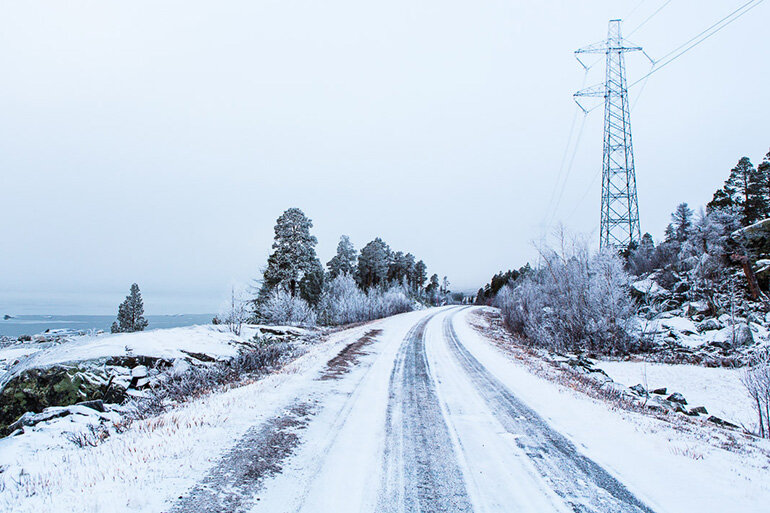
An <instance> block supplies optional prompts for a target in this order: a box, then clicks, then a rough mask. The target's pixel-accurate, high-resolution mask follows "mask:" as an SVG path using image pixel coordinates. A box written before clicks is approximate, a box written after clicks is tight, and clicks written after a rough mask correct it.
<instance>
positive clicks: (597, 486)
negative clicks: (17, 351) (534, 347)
mask: <svg viewBox="0 0 770 513" xmlns="http://www.w3.org/2000/svg"><path fill="white" fill-rule="evenodd" d="M491 315H494V311H493V309H488V308H479V307H445V308H432V309H426V310H421V311H417V312H411V313H406V314H401V315H397V316H394V317H390V318H386V319H382V320H379V321H374V322H370V323H365V324H362V325H359V326H357V327H355V328H351V329H346V330H342V331H337V332H328V333H326V334H325V335H324V336H323V337H321V338H320V339H317V340H314V341H313V342H312V343H310V344H307V347H306V350H305V351H304V354H302V355H301V356H298V357H296V358H294V359H292V360H290V361H288V362H287V363H285V364H284V365H283V366H281V367H280V368H278V369H277V370H275V371H274V372H272V373H270V374H268V375H266V376H264V377H262V378H261V379H258V380H255V381H252V382H249V383H245V384H241V385H239V386H233V387H229V388H226V389H222V390H219V391H217V392H215V393H210V394H204V395H202V396H201V398H200V399H197V400H193V401H189V402H185V403H183V404H180V405H178V406H177V407H174V408H172V409H169V410H167V411H165V412H162V413H160V414H159V415H157V416H154V417H148V418H144V419H141V420H136V421H134V422H132V423H130V424H129V425H127V427H126V428H125V429H124V430H122V431H121V432H115V433H113V434H112V435H111V436H109V437H107V438H106V439H104V440H103V441H101V442H100V443H98V444H94V445H93V446H91V445H86V446H84V447H78V446H77V445H75V444H73V443H71V442H70V441H69V439H70V438H71V437H69V438H68V436H67V435H68V433H69V434H71V433H72V432H77V431H78V430H83V429H85V426H86V425H88V424H89V423H94V422H97V423H102V424H105V425H114V426H120V413H121V412H119V411H111V410H110V409H107V410H106V411H105V412H102V413H100V414H98V415H86V414H83V413H84V412H78V411H75V412H71V414H70V415H68V416H63V417H57V418H54V419H51V420H50V421H47V422H41V423H38V424H36V425H34V426H27V427H23V428H22V433H18V434H17V435H16V436H13V437H7V438H5V439H2V441H0V465H2V467H1V468H2V469H3V472H2V473H0V479H1V480H2V486H1V487H0V505H1V506H2V509H3V510H7V511H19V512H23V511H30V512H32V511H41V510H57V511H109V512H132V511H175V512H176V511H178V512H181V511H253V512H262V511H264V512H286V511H307V512H317V511H338V512H346V511H350V512H354V511H356V512H358V511H378V512H379V511H513V510H515V511H532V512H543V511H554V512H570V511H596V512H615V511H617V512H678V511H701V512H711V511H713V512H718V511H719V512H721V511H757V512H759V511H762V510H763V507H764V506H763V505H765V504H767V502H768V500H769V499H770V482H769V481H768V480H767V479H766V478H765V477H766V475H767V465H768V454H769V453H770V447H768V444H766V443H765V442H764V441H761V440H756V439H752V440H748V439H747V437H746V436H745V435H742V434H741V432H740V431H739V430H738V431H736V430H728V429H726V428H722V427H719V426H716V425H713V424H711V423H707V422H705V421H704V420H701V419H695V420H689V419H687V418H685V417H684V416H678V417H674V418H673V419H674V420H672V419H670V418H667V417H666V416H660V415H658V416H655V415H649V414H647V413H645V412H643V411H634V410H628V409H622V408H617V407H616V406H615V405H613V404H612V402H608V401H606V400H604V399H602V398H601V397H590V396H589V395H587V394H585V393H584V392H583V391H581V390H578V389H576V388H575V387H573V386H570V383H569V382H568V381H565V380H562V381H561V382H560V381H559V379H554V376H556V375H555V374H554V375H549V372H551V371H546V370H542V371H538V370H537V367H533V363H532V362H531V361H530V362H527V361H524V360H523V359H522V357H517V356H516V354H517V353H516V352H511V351H507V350H505V348H504V347H503V346H504V344H503V343H501V341H500V340H496V339H495V336H494V333H495V332H494V330H491V329H487V330H485V329H484V327H485V323H489V319H490V316H491ZM486 327H487V328H489V326H486ZM211 330H212V329H211V328H205V327H200V328H194V329H188V330H187V331H186V332H185V333H186V334H187V335H189V336H190V337H191V338H196V337H198V338H199V340H198V342H195V343H193V346H194V347H198V348H199V349H203V348H204V347H203V346H207V347H208V348H209V350H212V349H213V348H217V347H218V348H220V349H218V350H217V351H219V353H221V354H223V355H224V354H225V353H226V352H227V349H226V348H227V347H228V344H227V343H225V344H224V345H221V344H219V345H218V343H216V340H217V337H218V336H219V335H217V334H216V333H212V332H211ZM162 332H163V330H160V332H159V333H156V334H155V335H149V334H147V336H152V337H155V338H156V339H158V340H160V339H162V338H163V333H162ZM168 333H169V338H171V339H176V338H177V337H178V334H179V331H175V330H168ZM296 335H297V336H300V335H301V334H299V333H298V334H296ZM124 337H126V336H124ZM135 339H136V340H135V342H136V344H135V345H136V347H140V345H141V343H142V337H141V336H137V337H135ZM126 340H128V338H127V339H126ZM206 341H208V342H206ZM107 343H108V341H106V342H104V344H107ZM104 344H100V345H99V346H97V347H98V348H99V351H103V347H104ZM212 344H213V346H212ZM123 349H124V350H125V348H123ZM179 349H181V348H179V347H177V348H176V349H175V350H173V351H172V350H171V348H167V349H164V350H162V352H163V353H164V354H165V355H166V356H174V355H176V354H177V353H176V352H174V351H177V350H179ZM94 350H96V349H94ZM69 351H70V352H71V353H72V354H74V353H76V352H77V351H82V348H81V347H80V346H78V345H76V346H74V347H72V348H71V349H70V350H69ZM43 357H44V355H42V354H41V355H39V356H38V357H37V358H38V359H40V358H43ZM45 358H49V359H50V358H53V356H51V355H49V356H46V357H45ZM30 365H31V363H30ZM542 365H543V367H542V369H549V368H551V367H552V365H550V364H547V363H543V364H542ZM598 365H603V366H604V369H605V370H606V372H607V373H608V374H609V375H610V376H613V377H615V378H616V380H617V382H622V380H626V381H629V380H630V381H634V380H635V376H636V374H637V373H638V372H639V368H638V366H634V364H622V363H614V364H613V363H612V362H605V363H599V364H598ZM704 372H705V369H704ZM722 372H723V373H724V372H726V371H722ZM646 373H647V379H648V380H649V383H650V384H655V383H657V382H658V381H660V382H663V381H665V382H666V383H667V384H668V385H669V386H674V387H677V389H679V388H681V390H682V391H683V393H685V394H688V395H689V396H690V397H692V398H693V399H694V400H698V401H701V400H702V401H703V402H704V403H708V404H709V405H710V407H711V408H713V409H714V410H715V411H718V412H719V413H722V414H724V415H725V416H727V415H728V414H730V413H731V411H730V410H729V406H728V405H727V404H726V401H724V400H723V399H722V398H720V397H718V396H715V395H714V394H711V395H709V394H708V390H707V388H708V387H706V389H696V388H694V387H688V385H687V383H688V381H687V379H686V377H683V378H681V379H682V380H683V381H679V382H674V381H673V380H672V379H671V376H673V375H677V376H686V372H685V373H682V372H675V373H671V374H666V373H665V372H664V370H662V369H659V368H658V366H648V367H647V369H646ZM720 376H721V375H720ZM720 376H716V377H715V378H714V379H725V380H727V381H728V382H729V380H730V379H732V378H729V377H725V376H721V377H720ZM727 376H729V375H727ZM733 383H734V380H733ZM731 386H732V387H735V386H736V385H735V384H733V385H731ZM729 389H730V387H728V388H727V389H726V390H729ZM80 408H83V407H80ZM84 409H87V408H84ZM680 417H681V419H684V420H680ZM732 418H736V419H740V416H739V415H738V414H737V413H736V415H734V416H732ZM684 422H689V423H690V424H691V425H690V424H687V425H685V424H683V423H684ZM714 476H719V479H715V478H714ZM704 482H709V483H710V485H709V486H708V487H704V486H702V484H703V483H704Z"/></svg>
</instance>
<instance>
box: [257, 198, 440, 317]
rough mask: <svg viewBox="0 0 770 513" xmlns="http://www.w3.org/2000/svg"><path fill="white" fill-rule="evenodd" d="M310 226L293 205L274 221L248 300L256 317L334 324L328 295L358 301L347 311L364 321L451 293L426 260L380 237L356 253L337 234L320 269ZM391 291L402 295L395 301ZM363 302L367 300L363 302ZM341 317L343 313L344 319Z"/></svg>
mask: <svg viewBox="0 0 770 513" xmlns="http://www.w3.org/2000/svg"><path fill="white" fill-rule="evenodd" d="M312 227H313V222H312V220H310V219H309V218H308V217H307V216H306V215H305V213H304V212H303V211H302V210H300V209H298V208H290V209H288V210H286V211H285V212H284V213H283V214H281V216H280V217H279V218H278V219H277V220H276V224H275V228H274V232H275V235H274V240H273V245H272V250H273V251H272V253H271V254H270V255H269V257H268V259H267V265H266V267H265V269H264V272H263V273H262V283H261V286H260V287H259V290H258V293H257V295H256V298H255V300H254V303H253V306H254V312H255V320H256V321H259V322H264V321H268V322H274V323H275V322H289V323H294V324H312V323H314V322H316V321H317V320H320V321H321V322H326V323H334V322H335V321H334V319H339V318H340V316H339V315H336V314H329V309H330V308H331V306H330V305H331V303H330V298H331V297H334V298H336V299H335V301H336V302H335V305H336V307H339V308H342V306H341V305H343V304H345V305H348V306H350V304H351V301H350V298H351V297H353V298H354V299H355V301H352V303H356V302H357V303H356V305H355V307H352V306H351V307H350V308H352V309H353V310H355V311H356V312H357V313H356V314H355V315H353V314H351V315H353V317H357V318H358V319H357V320H363V318H373V316H377V315H380V314H383V315H384V314H389V313H390V312H391V311H392V308H389V307H387V306H383V305H385V304H386V303H387V304H388V305H392V304H393V303H398V304H399V306H398V307H394V308H396V309H403V308H406V306H405V305H406V304H407V303H408V302H409V301H411V300H419V301H423V302H425V303H432V304H437V303H439V302H440V301H441V300H442V297H446V296H448V295H449V294H450V291H449V281H448V279H447V278H446V277H444V280H443V284H442V282H440V281H439V277H438V275H437V274H433V275H432V276H431V277H430V278H428V268H427V265H426V264H425V262H423V261H422V260H418V259H417V258H416V257H415V256H414V255H413V254H412V253H409V252H406V253H405V252H403V251H394V250H392V249H391V248H390V246H388V244H387V243H385V241H383V240H382V239H381V238H380V237H376V238H375V239H374V240H372V241H370V242H368V243H367V244H366V245H365V246H364V247H363V248H361V251H360V252H359V251H357V250H356V248H355V247H354V245H353V243H352V242H351V241H350V238H349V237H348V236H347V235H342V236H341V237H340V241H339V243H338V245H337V251H336V254H335V255H334V256H333V257H332V258H331V260H329V261H328V262H327V263H326V268H324V266H323V265H322V264H321V261H320V259H319V258H318V256H317V254H316V249H315V248H316V245H317V243H318V240H317V238H316V237H315V236H314V235H312V234H311V229H312ZM352 284H354V285H355V288H357V289H358V290H357V291H355V290H353V289H352ZM359 292H360V294H359ZM396 295H398V296H399V297H401V298H402V299H401V300H399V301H394V298H395V296H396ZM343 296H347V297H343ZM386 296H387V298H389V299H388V300H387V301H386ZM367 298H368V299H367ZM364 301H369V303H370V304H369V305H368V306H366V305H363V302H364ZM378 305H379V306H382V308H379V306H378ZM346 308H347V306H346ZM324 309H326V310H324ZM332 309H333V308H332ZM324 312H325V313H324ZM365 312H368V313H365ZM348 313H350V312H348ZM319 314H320V317H321V318H320V319H319ZM346 315H347V314H346ZM346 315H342V317H345V318H346V319H347V317H346ZM351 322H352V321H351Z"/></svg>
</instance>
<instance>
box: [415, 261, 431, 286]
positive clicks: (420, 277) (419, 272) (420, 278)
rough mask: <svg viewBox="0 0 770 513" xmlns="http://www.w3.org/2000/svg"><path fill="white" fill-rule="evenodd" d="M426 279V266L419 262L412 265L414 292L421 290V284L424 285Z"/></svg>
mask: <svg viewBox="0 0 770 513" xmlns="http://www.w3.org/2000/svg"><path fill="white" fill-rule="evenodd" d="M427 279H428V266H427V265H425V262H423V261H422V260H420V261H419V262H417V263H416V264H414V277H413V280H414V281H413V283H414V288H415V290H420V289H422V286H423V284H425V281H426V280H427Z"/></svg>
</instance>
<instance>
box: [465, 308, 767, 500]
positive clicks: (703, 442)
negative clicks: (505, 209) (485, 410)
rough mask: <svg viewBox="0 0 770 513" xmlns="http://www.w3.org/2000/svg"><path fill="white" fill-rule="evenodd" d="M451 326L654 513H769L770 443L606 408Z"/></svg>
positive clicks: (504, 379)
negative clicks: (767, 512) (694, 512)
mask: <svg viewBox="0 0 770 513" xmlns="http://www.w3.org/2000/svg"><path fill="white" fill-rule="evenodd" d="M469 314H470V312H466V313H465V314H464V315H465V316H467V315H469ZM455 327H456V329H457V332H458V335H460V336H461V337H462V338H463V340H464V341H467V344H468V347H469V349H470V350H471V351H472V352H473V353H474V355H475V356H476V357H477V358H478V359H479V361H481V362H482V363H483V364H484V365H485V366H486V367H487V368H488V369H490V371H492V372H493V373H494V374H495V375H496V376H497V377H498V379H500V380H501V381H502V382H503V383H505V384H506V385H507V386H508V387H509V388H510V390H511V391H513V392H514V393H515V394H516V395H517V396H519V397H520V398H522V399H523V400H524V401H526V402H527V403H528V404H529V405H530V406H531V407H532V408H533V409H534V410H535V411H537V412H538V413H539V414H540V415H541V416H543V417H544V418H545V419H546V420H547V421H548V422H549V423H550V424H551V425H552V426H553V427H554V428H556V429H557V430H558V431H559V432H561V433H562V434H565V435H566V436H567V437H568V438H570V439H571V440H572V441H573V442H575V444H576V445H577V446H578V447H579V448H580V449H581V450H583V451H584V452H585V454H586V455H588V456H589V457H591V458H592V459H593V460H594V461H596V462H597V463H599V464H601V465H602V466H603V467H604V468H605V469H607V470H609V471H610V472H611V473H612V474H613V475H615V476H617V477H619V478H620V479H621V480H622V482H623V483H624V484H625V485H626V486H627V487H628V488H629V490H631V491H632V492H634V493H635V494H636V495H637V496H639V497H641V498H643V499H645V500H646V501H648V503H649V504H650V505H651V506H652V507H653V509H654V510H655V511H656V512H659V513H662V512H671V513H674V512H681V511H697V512H699V513H707V512H714V513H721V512H725V511H740V512H746V513H749V512H751V513H761V512H765V511H767V504H770V479H767V472H768V467H769V466H770V459H768V455H769V454H770V443H768V442H767V441H766V440H755V439H749V438H748V437H746V436H744V435H741V434H739V433H734V434H733V433H728V432H726V431H722V430H717V429H715V428H712V427H711V426H708V425H707V423H705V422H704V423H703V425H702V426H698V427H697V428H696V429H686V426H682V427H680V426H678V425H677V419H676V418H674V419H672V421H671V422H666V421H661V420H658V419H656V418H653V417H650V416H647V415H644V414H640V413H632V412H627V411H624V410H620V409H615V408H612V407H611V406H610V405H608V404H606V403H604V402H602V401H598V400H595V399H591V398H589V397H587V396H585V395H583V394H581V393H579V392H576V391H574V390H572V389H569V388H567V387H565V386H562V385H559V384H556V383H554V382H551V381H549V380H546V379H543V378H541V377H538V376H536V375H534V374H533V373H532V372H530V371H529V370H528V369H527V367H526V366H525V365H522V364H517V363H515V362H514V361H513V360H512V359H511V358H510V356H508V355H505V354H503V353H502V352H501V351H500V350H499V349H498V348H496V347H493V346H492V345H490V344H489V343H488V342H487V341H485V340H484V337H482V336H481V335H480V334H479V333H478V332H476V331H475V330H474V329H472V328H471V327H470V326H469V325H468V323H467V322H463V319H462V318H461V317H460V316H458V319H456V321H455ZM610 375H611V376H612V374H610ZM712 383H713V382H712ZM733 383H734V382H733ZM664 386H671V384H670V383H666V385H664ZM733 386H734V384H733ZM681 392H682V393H684V394H687V391H686V390H681ZM694 393H695V392H694ZM696 396H697V395H693V400H694V398H695V397H696ZM686 397H687V396H686ZM707 408H708V405H707ZM682 422H689V421H687V420H682ZM694 422H698V421H694ZM732 439H736V440H737V443H735V444H732V443H731V440H732ZM722 445H724V446H725V447H729V448H731V450H728V449H726V448H723V447H720V446H722Z"/></svg>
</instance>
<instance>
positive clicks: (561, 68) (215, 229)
mask: <svg viewBox="0 0 770 513" xmlns="http://www.w3.org/2000/svg"><path fill="white" fill-rule="evenodd" d="M663 3H664V0H658V1H653V0H647V1H642V2H640V1H639V0H623V1H620V0H613V1H598V0H594V1H591V2H576V1H555V0H548V1H542V0H541V1H537V2H534V1H532V2H517V1H513V0H508V1H501V0H492V1H481V2H479V1H468V0H465V1H453V0H425V1H419V2H415V1H414V0H389V1H387V2H385V1H380V2H371V1H370V2H367V1H360V0H326V1H323V2H319V1H296V0H269V1H265V0H249V1H245V0H244V1H234V0H224V1H217V2H211V1H194V0H183V1H182V0H179V1H164V0H152V1H140V0H132V1H130V2H125V1H107V0H92V1H71V2H61V1H58V0H57V1H50V2H41V1H34V0H29V1H25V2H12V1H5V2H3V3H2V10H0V69H2V75H1V78H0V173H1V175H0V176H2V181H1V182H0V230H2V233H1V234H0V241H2V243H1V244H2V251H0V273H1V274H0V314H2V313H5V312H9V313H114V311H115V308H116V305H117V303H118V302H119V301H120V300H121V299H122V297H123V296H124V295H125V294H126V293H127V291H128V287H129V285H130V284H131V283H132V282H134V281H136V282H138V283H139V284H140V286H141V288H142V291H143V293H144V296H145V303H146V306H147V311H148V313H176V312H211V311H215V310H216V309H217V308H218V307H219V305H220V303H221V301H222V299H223V298H224V297H225V295H226V294H227V291H228V289H229V286H230V284H232V283H245V282H248V281H249V280H250V279H251V278H254V277H256V276H258V274H259V269H260V268H261V266H262V265H264V262H265V259H266V257H267V254H268V252H269V250H270V244H271V242H272V235H273V225H274V223H275V219H276V218H277V217H278V216H279V215H280V213H281V212H282V211H283V210H284V209H286V208H288V207H292V206H296V207H299V208H301V209H303V210H304V211H305V213H306V214H307V215H308V216H309V217H310V218H312V219H313V222H314V225H315V227H314V233H315V235H316V236H317V237H318V240H319V245H318V248H317V249H318V253H319V256H320V257H321V259H322V261H323V262H326V261H327V260H328V259H329V258H330V257H331V256H332V254H333V252H334V249H335V247H336V244H337V241H338V239H339V236H340V234H343V233H345V234H349V235H350V237H351V239H352V240H353V242H354V243H355V244H356V246H357V247H358V248H360V247H361V246H363V245H364V244H365V243H366V242H367V241H369V240H371V239H372V238H374V237H376V236H380V237H382V238H383V239H384V240H385V241H386V242H388V243H389V244H390V246H391V247H392V248H393V249H396V250H399V249H400V250H406V251H411V252H413V253H414V254H415V255H417V256H418V257H419V258H422V259H424V260H425V262H426V263H427V264H428V266H429V271H430V272H431V273H432V272H437V273H438V274H439V275H441V276H443V275H445V274H446V275H448V276H449V279H450V281H451V282H452V284H453V288H455V289H475V288H478V287H479V286H480V285H482V284H483V283H484V282H485V281H487V280H488V278H489V277H490V275H491V274H493V273H494V272H496V271H498V270H500V269H507V268H511V267H519V266H521V265H523V264H524V263H525V262H526V261H527V260H531V259H533V258H534V250H533V249H532V244H531V242H532V241H533V240H537V239H539V238H541V237H542V236H543V234H544V233H548V232H549V231H550V230H551V224H548V223H547V222H546V219H547V218H549V214H548V212H547V210H548V204H549V199H550V197H551V195H552V190H553V189H554V187H556V184H557V175H558V173H559V169H560V164H561V160H562V155H563V152H564V148H565V145H566V142H567V141H566V140H567V137H568V134H569V128H570V123H571V122H572V118H573V114H574V112H575V111H574V103H573V100H572V93H573V92H574V91H575V90H577V89H579V88H580V87H581V85H582V84H583V80H584V73H583V71H582V70H581V68H580V66H579V65H578V63H577V62H576V61H575V60H574V56H573V53H572V52H573V50H575V49H577V48H578V47H580V46H584V45H587V44H589V43H593V42H596V41H599V40H601V39H603V38H604V37H605V35H606V30H607V21H608V20H609V19H610V18H615V17H622V18H624V19H625V21H624V29H625V32H626V33H628V32H630V31H631V30H632V29H633V28H634V27H635V26H637V25H638V24H639V23H641V22H642V21H643V20H644V19H645V18H646V17H647V16H649V15H650V14H651V13H652V12H654V11H655V9H657V8H658V7H659V6H661V5H662V4H663ZM742 3H743V0H730V1H728V0H719V1H703V0H698V1H695V0H691V1H685V0H674V1H672V2H671V4H670V5H668V6H667V7H666V8H665V9H664V10H663V11H661V12H660V14H659V15H657V16H656V17H655V18H653V19H652V20H650V21H649V23H647V24H646V25H644V26H643V27H642V28H641V29H640V30H638V31H637V32H636V33H635V34H634V35H633V37H632V38H631V39H632V40H633V41H634V42H636V43H638V44H640V45H642V46H644V47H645V49H646V50H647V51H648V53H649V54H650V55H651V56H652V57H653V58H655V57H659V56H662V55H663V54H665V53H667V52H668V51H669V50H671V49H673V48H674V47H676V46H678V45H679V44H680V43H682V42H684V41H686V40H687V39H689V38H690V37H691V36H693V35H695V34H697V33H698V32H700V30H702V29H704V28H705V27H707V26H708V25H710V24H711V23H713V22H714V21H716V20H717V19H719V18H721V17H722V16H724V15H725V14H727V13H728V12H730V11H731V10H732V9H734V8H735V7H737V6H738V5H740V4H742ZM768 19H770V3H765V4H761V5H760V6H759V7H757V8H756V9H755V10H753V11H752V12H751V13H750V14H748V15H746V16H745V17H743V18H741V19H740V20H739V21H737V22H735V23H734V24H732V25H730V26H729V27H727V28H726V29H725V30H723V31H722V32H720V33H719V34H717V35H716V36H714V37H713V38H711V39H709V40H708V41H706V42H705V43H703V44H702V45H700V46H698V47H697V48H696V49H694V50H693V51H691V52H689V53H688V54H686V55H685V56H683V57H682V58H680V59H678V60H677V61H676V62H674V63H673V64H671V65H670V66H668V67H666V68H665V69H663V70H661V71H660V72H659V73H657V74H655V75H653V76H652V77H651V78H650V80H649V83H648V84H647V86H646V88H645V89H644V91H643V95H642V96H641V97H640V99H639V102H638V104H637V105H636V108H635V109H634V111H633V113H632V126H633V131H634V143H635V151H636V164H637V175H638V186H639V203H640V215H641V223H642V231H650V232H651V233H652V234H653V235H654V236H655V238H656V239H657V238H658V237H659V236H660V235H661V234H662V232H663V229H664V227H665V225H666V223H667V222H668V217H669V213H670V212H671V211H672V210H673V209H674V207H675V206H676V204H677V203H679V202H681V201H686V202H689V203H690V204H691V205H692V206H697V205H702V204H705V203H706V202H707V201H708V200H709V199H710V197H711V194H712V193H713V191H714V190H715V189H716V188H717V187H718V186H720V184H721V183H722V182H723V180H724V179H725V178H726V176H727V173H728V172H729V170H730V168H731V167H732V166H734V165H735V163H736V162H737V161H738V159H739V158H740V157H741V156H743V155H747V156H749V157H750V158H751V159H752V160H753V161H754V162H755V163H757V162H758V161H761V158H762V156H764V154H765V153H767V151H768V149H770V128H769V126H770V125H769V123H768V119H769V118H768V114H770V95H769V94H768V83H770V66H769V64H770V47H768V45H767V23H766V22H767V20H768ZM648 67H649V64H647V63H646V62H645V59H644V58H643V57H642V56H641V55H638V54H637V55H631V56H629V73H630V75H631V80H633V79H634V77H635V76H637V77H638V76H641V75H642V74H644V72H645V71H646V70H647V69H648ZM601 68H602V66H597V67H596V68H594V69H593V70H592V71H591V73H590V74H589V76H588V77H587V82H586V85H592V84H594V83H598V82H601V81H602V79H603V76H602V69H601ZM638 93H639V87H637V88H635V89H634V90H632V93H631V97H632V101H633V100H635V99H636V96H637V94H638ZM601 125H602V119H601V109H597V110H596V111H594V112H593V113H592V114H591V115H590V116H589V117H588V119H587V120H586V125H585V130H584V133H583V137H582V140H581V144H580V146H579V148H578V151H577V154H576V158H575V164H574V167H573V168H572V171H571V173H570V175H569V177H568V180H567V182H566V186H565V192H564V195H563V198H562V200H561V202H560V203H559V208H558V209H557V211H556V213H555V215H554V216H553V217H554V222H558V221H563V222H564V224H565V225H566V226H567V228H569V229H570V230H572V231H575V232H578V233H586V234H589V235H590V237H591V240H592V241H595V239H597V238H598V236H597V233H598V230H597V225H598V221H599V194H600V192H599V189H600V181H599V180H598V179H595V178H596V177H597V173H598V172H599V169H600V166H601V151H602V143H601V130H602V126H601ZM594 179H595V180H594ZM592 180H593V182H592ZM591 184H592V185H591ZM589 185H590V187H589Z"/></svg>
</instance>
